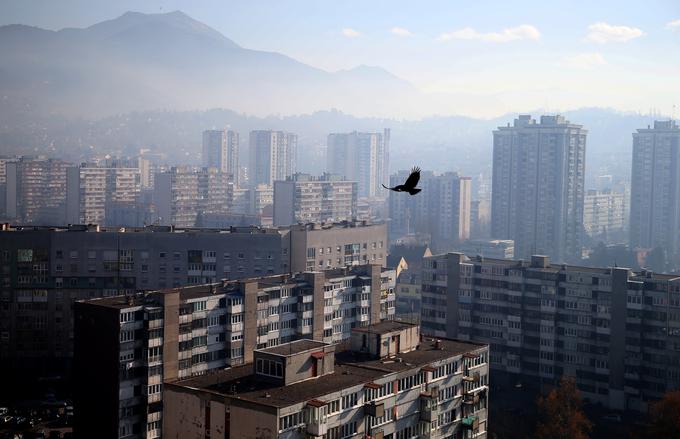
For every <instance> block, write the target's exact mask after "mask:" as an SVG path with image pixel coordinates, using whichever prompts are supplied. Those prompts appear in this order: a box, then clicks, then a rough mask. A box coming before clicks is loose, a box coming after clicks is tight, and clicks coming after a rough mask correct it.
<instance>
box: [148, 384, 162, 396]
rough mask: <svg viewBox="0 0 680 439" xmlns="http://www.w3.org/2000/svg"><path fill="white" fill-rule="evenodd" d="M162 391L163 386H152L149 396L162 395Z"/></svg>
mask: <svg viewBox="0 0 680 439" xmlns="http://www.w3.org/2000/svg"><path fill="white" fill-rule="evenodd" d="M161 390H163V385H162V384H152V385H150V386H149V391H148V395H154V394H156V393H161Z"/></svg>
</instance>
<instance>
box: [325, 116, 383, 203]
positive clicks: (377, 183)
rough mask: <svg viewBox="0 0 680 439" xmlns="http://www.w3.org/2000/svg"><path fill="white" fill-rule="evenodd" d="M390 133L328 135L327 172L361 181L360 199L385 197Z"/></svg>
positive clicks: (358, 185)
mask: <svg viewBox="0 0 680 439" xmlns="http://www.w3.org/2000/svg"><path fill="white" fill-rule="evenodd" d="M389 161H390V130H389V129H387V128H386V129H385V130H384V131H383V132H382V133H359V132H356V131H354V132H351V133H332V134H329V135H328V145H327V152H326V170H327V171H328V172H329V173H331V174H336V175H340V176H342V177H344V178H345V180H348V181H356V182H357V190H358V191H359V192H358V195H359V197H360V198H372V197H381V196H383V195H384V189H383V188H382V186H381V184H385V185H387V181H388V179H389Z"/></svg>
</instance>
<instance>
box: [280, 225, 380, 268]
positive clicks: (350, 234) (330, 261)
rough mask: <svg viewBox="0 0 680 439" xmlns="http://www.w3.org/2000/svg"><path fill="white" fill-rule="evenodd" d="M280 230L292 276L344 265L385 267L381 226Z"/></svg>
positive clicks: (308, 226) (283, 228)
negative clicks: (286, 242) (288, 244)
mask: <svg viewBox="0 0 680 439" xmlns="http://www.w3.org/2000/svg"><path fill="white" fill-rule="evenodd" d="M281 230H283V231H285V232H284V233H287V234H288V242H289V243H290V269H291V270H292V271H293V272H299V271H310V270H322V269H325V268H333V267H343V266H346V265H363V264H379V265H382V266H383V267H385V266H387V252H388V247H387V227H386V226H385V224H368V223H365V222H361V223H357V222H342V223H335V224H299V225H294V226H290V227H282V228H281Z"/></svg>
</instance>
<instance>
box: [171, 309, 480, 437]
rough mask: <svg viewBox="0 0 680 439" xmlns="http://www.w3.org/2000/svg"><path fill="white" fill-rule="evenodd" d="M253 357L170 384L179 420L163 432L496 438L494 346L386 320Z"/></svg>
mask: <svg viewBox="0 0 680 439" xmlns="http://www.w3.org/2000/svg"><path fill="white" fill-rule="evenodd" d="M254 356H255V361H254V362H253V364H249V365H246V366H242V367H238V368H234V369H230V370H224V371H219V372H217V373H216V374H215V375H212V376H210V375H206V376H201V377H196V378H192V379H189V380H185V381H178V382H175V383H168V384H166V386H165V391H164V400H165V405H166V410H168V411H172V412H175V413H177V416H173V417H169V416H168V417H166V418H165V421H164V437H167V438H172V439H179V438H185V437H215V438H230V437H231V438H235V437H239V438H240V437H263V436H264V437H272V438H287V439H297V438H327V439H339V438H358V437H363V438H365V437H371V438H380V439H406V438H413V437H418V438H445V437H480V438H485V437H486V436H487V435H486V431H487V426H486V424H487V410H488V406H489V395H488V379H489V376H488V373H489V370H488V346H485V345H481V344H475V343H469V342H460V341H454V340H437V341H435V340H428V339H425V340H422V341H421V340H420V338H419V334H418V326H416V325H411V324H408V323H403V322H383V323H378V324H375V325H371V326H368V327H363V328H355V329H353V330H352V337H351V341H350V343H349V346H347V348H346V349H344V350H343V349H342V348H341V347H339V346H334V345H329V344H325V343H321V342H318V341H311V340H301V341H296V342H292V343H289V344H287V345H281V346H277V347H273V348H267V349H262V350H258V351H256V352H255V355H254ZM245 418H248V419H251V420H252V422H240V420H242V419H245Z"/></svg>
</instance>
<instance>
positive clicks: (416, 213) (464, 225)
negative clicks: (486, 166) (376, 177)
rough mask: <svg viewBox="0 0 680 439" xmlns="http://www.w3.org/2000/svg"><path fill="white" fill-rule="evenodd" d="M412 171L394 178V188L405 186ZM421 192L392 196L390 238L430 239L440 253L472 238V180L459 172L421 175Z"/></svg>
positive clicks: (391, 183)
mask: <svg viewBox="0 0 680 439" xmlns="http://www.w3.org/2000/svg"><path fill="white" fill-rule="evenodd" d="M409 174H410V171H399V172H397V173H396V174H394V175H392V176H391V177H390V185H391V186H395V185H398V184H403V183H404V181H406V179H407V178H408V176H409ZM418 186H419V187H421V188H422V189H423V191H422V192H421V193H419V194H418V195H417V196H414V197H410V196H409V197H407V196H404V194H399V193H390V195H389V206H390V208H389V211H390V214H389V215H390V232H389V233H390V239H391V240H393V241H394V240H397V239H399V238H402V237H404V236H408V235H411V234H417V235H424V236H429V240H428V241H429V243H430V245H431V246H432V247H433V249H435V250H436V251H439V252H441V251H450V250H453V248H454V247H455V246H456V245H458V244H459V243H461V242H463V241H465V240H466V239H469V238H470V215H471V190H472V189H471V188H472V180H471V179H470V178H469V177H461V176H459V175H458V174H457V173H455V172H447V173H444V174H441V175H436V174H434V173H432V172H421V177H420V183H419V184H418Z"/></svg>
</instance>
